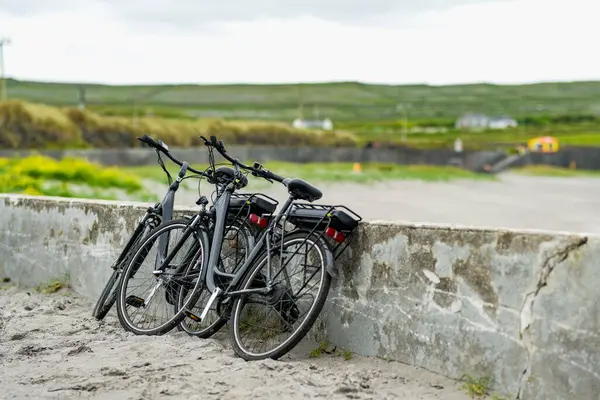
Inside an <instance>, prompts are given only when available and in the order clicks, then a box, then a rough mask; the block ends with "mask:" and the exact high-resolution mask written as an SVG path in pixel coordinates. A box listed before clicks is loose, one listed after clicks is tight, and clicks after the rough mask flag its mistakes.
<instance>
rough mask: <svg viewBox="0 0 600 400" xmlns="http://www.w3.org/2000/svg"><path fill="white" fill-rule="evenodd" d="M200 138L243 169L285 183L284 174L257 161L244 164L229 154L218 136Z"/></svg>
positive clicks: (269, 179)
mask: <svg viewBox="0 0 600 400" xmlns="http://www.w3.org/2000/svg"><path fill="white" fill-rule="evenodd" d="M200 138H201V139H202V140H204V144H205V145H206V146H212V147H214V148H215V150H217V151H218V152H219V154H221V155H222V156H223V158H225V159H226V160H227V161H229V162H230V163H232V164H235V165H237V166H238V167H240V168H242V169H245V170H247V171H250V172H251V173H252V175H254V176H258V177H261V178H264V179H266V180H268V181H277V182H279V183H283V181H284V180H285V178H284V177H283V176H280V175H277V174H274V173H273V172H271V171H269V170H268V169H264V168H262V166H261V165H260V164H258V163H256V162H255V163H254V165H255V166H254V167H251V166H249V165H246V164H244V163H243V162H241V161H240V160H238V159H237V158H233V157H231V156H229V154H227V150H225V145H224V144H223V141H222V140H219V141H217V138H216V136H211V137H210V140H207V139H206V138H205V137H204V136H200Z"/></svg>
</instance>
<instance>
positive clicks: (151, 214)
mask: <svg viewBox="0 0 600 400" xmlns="http://www.w3.org/2000/svg"><path fill="white" fill-rule="evenodd" d="M138 140H140V141H141V142H142V143H145V144H147V145H148V146H150V147H151V148H153V149H154V150H155V151H156V154H157V156H158V164H159V165H160V166H161V168H162V169H163V171H164V172H165V174H166V175H167V179H168V182H169V189H168V190H167V193H166V194H165V197H164V198H163V199H162V201H161V202H159V203H156V204H155V205H154V206H152V207H148V209H147V210H146V213H145V214H144V216H143V217H142V218H141V220H140V222H139V223H138V225H137V227H136V228H135V230H134V232H133V234H132V235H131V237H130V238H129V241H128V242H127V243H126V244H125V247H124V248H123V250H122V251H121V254H119V257H118V258H117V259H116V260H115V262H114V263H113V264H112V265H111V268H112V269H113V272H112V275H111V276H110V278H109V280H108V282H107V283H106V285H105V286H104V289H103V290H102V293H101V294H100V297H99V298H98V301H97V302H96V305H95V307H94V310H93V312H92V316H93V317H94V318H96V319H98V320H102V319H104V317H105V316H106V314H108V312H109V311H110V309H111V308H112V306H113V305H114V304H115V301H116V288H117V282H118V281H119V276H120V274H121V271H122V269H123V266H124V265H127V263H128V262H129V260H130V258H131V257H130V256H131V250H132V249H134V248H135V246H136V245H137V244H138V243H139V242H140V240H142V239H143V238H144V237H146V236H147V235H148V233H149V232H150V231H151V230H152V229H154V228H156V227H157V226H159V225H160V224H161V222H168V221H170V220H172V218H173V206H174V203H175V192H177V190H178V189H179V185H180V183H181V182H182V180H183V179H184V176H185V174H186V172H187V171H188V170H189V171H191V172H193V173H195V174H197V175H201V176H203V175H204V172H202V171H198V170H195V169H194V168H191V167H189V166H188V163H187V162H185V161H184V162H182V161H179V160H177V159H176V158H174V157H173V156H172V155H171V154H170V153H169V147H168V146H167V145H166V144H165V143H163V142H162V141H160V140H159V141H155V140H154V139H152V138H151V137H149V136H148V135H144V136H142V137H141V138H138ZM161 153H162V154H164V155H166V156H167V157H168V158H169V159H171V161H173V162H174V163H175V164H177V165H179V166H180V167H181V168H180V170H179V173H178V174H177V179H176V180H175V181H173V178H172V176H171V174H170V173H169V171H168V170H167V168H166V167H165V164H164V162H163V160H162V157H161Z"/></svg>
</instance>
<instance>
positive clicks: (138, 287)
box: [117, 219, 209, 335]
mask: <svg viewBox="0 0 600 400" xmlns="http://www.w3.org/2000/svg"><path fill="white" fill-rule="evenodd" d="M188 225H189V220H185V219H183V220H174V221H170V222H168V223H166V224H163V225H161V226H159V227H158V228H156V229H154V230H152V231H151V232H150V233H149V235H148V237H147V238H145V239H144V240H143V241H142V242H141V243H140V245H139V246H138V247H137V248H136V250H135V253H134V255H133V257H132V258H131V261H130V263H129V264H128V265H127V267H126V268H125V269H124V270H123V274H122V276H121V283H120V284H119V286H118V292H117V313H118V316H119V321H120V322H121V325H122V326H123V328H125V329H126V330H128V331H130V332H133V333H135V334H136V335H162V334H164V333H167V332H169V331H170V330H171V329H173V328H174V327H175V326H177V324H179V322H181V320H182V319H183V318H184V317H185V312H186V310H187V309H188V307H190V306H192V305H194V304H195V302H196V301H197V299H198V296H199V295H200V294H201V288H202V287H203V284H204V283H203V282H202V281H201V279H200V272H202V268H205V266H206V264H207V262H208V255H209V241H208V235H207V233H206V231H205V230H204V228H203V227H200V226H197V227H195V228H194V229H193V231H192V232H191V234H189V235H187V233H186V232H188V233H189V231H188V229H191V228H188ZM184 235H187V237H185V236H184ZM161 239H162V240H164V242H165V243H166V244H167V245H166V253H165V255H166V256H167V257H169V256H170V255H171V253H174V252H175V253H174V257H173V258H172V260H171V261H170V262H169V265H168V266H167V267H166V268H165V269H164V270H163V271H162V272H160V271H158V272H157V271H156V268H158V267H159V266H160V265H157V264H156V260H157V258H158V247H159V242H160V241H161ZM180 242H181V243H180ZM177 247H178V248H177ZM180 297H183V299H180ZM177 304H180V305H181V306H180V307H177V306H176V305H177Z"/></svg>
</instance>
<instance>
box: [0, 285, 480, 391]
mask: <svg viewBox="0 0 600 400" xmlns="http://www.w3.org/2000/svg"><path fill="white" fill-rule="evenodd" d="M91 308H92V306H91V305H90V304H89V303H88V302H87V301H85V300H84V299H82V298H80V297H77V296H76V295H75V294H73V293H71V292H59V293H56V294H52V295H42V294H38V293H35V292H26V291H23V290H18V289H15V288H9V289H7V290H6V289H3V290H2V292H0V366H1V368H2V373H1V374H0V388H2V390H1V391H0V398H3V399H25V398H32V399H70V398H77V399H80V398H94V399H111V400H113V399H144V400H149V399H163V398H170V399H190V398H202V399H252V398H256V399H278V400H282V399H285V400H288V399H313V398H324V399H349V398H350V399H411V400H413V399H414V400H416V399H421V400H430V399H444V400H464V399H468V398H469V397H468V396H467V395H466V394H465V393H464V392H463V391H462V390H460V389H459V385H458V384H457V383H455V382H454V381H451V380H449V379H446V378H443V377H440V376H437V375H435V374H432V373H429V372H427V371H424V370H420V369H417V368H414V367H410V366H407V365H404V364H400V363H394V362H386V361H383V360H378V359H373V358H368V357H358V356H355V357H353V358H352V359H351V360H349V361H345V360H344V359H342V358H340V357H335V356H325V357H320V358H308V357H307V356H306V353H304V352H302V351H300V349H297V350H295V353H294V354H292V355H291V356H289V357H286V359H285V360H281V361H273V360H265V361H257V362H250V363H248V362H245V361H243V360H242V359H240V358H237V357H235V356H234V353H233V351H232V350H231V349H230V348H229V346H228V343H227V340H221V339H218V340H212V339H209V340H200V339H196V338H191V337H189V336H187V335H185V334H183V333H171V334H168V335H165V336H161V337H148V336H134V335H131V334H127V333H125V332H124V331H123V330H122V329H121V327H120V326H119V325H118V322H117V320H116V316H115V315H114V314H113V315H111V314H109V316H107V318H106V320H105V321H104V322H102V323H100V322H98V321H95V320H94V319H92V318H90V317H87V316H88V315H89V314H90V312H91ZM308 345H310V344H308V343H305V344H303V346H304V347H305V348H307V347H306V346H308Z"/></svg>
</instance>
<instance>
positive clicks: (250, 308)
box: [231, 232, 333, 361]
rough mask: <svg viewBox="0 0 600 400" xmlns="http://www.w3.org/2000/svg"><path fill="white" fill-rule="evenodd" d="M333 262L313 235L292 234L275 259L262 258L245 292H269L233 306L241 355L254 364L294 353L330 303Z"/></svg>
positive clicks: (240, 299)
mask: <svg viewBox="0 0 600 400" xmlns="http://www.w3.org/2000/svg"><path fill="white" fill-rule="evenodd" d="M332 262H333V258H332V254H331V250H330V248H329V246H328V245H327V244H326V243H325V241H324V240H323V239H322V238H319V237H318V236H317V235H315V234H309V233H308V232H298V233H294V234H290V235H288V236H287V237H285V238H284V240H283V245H282V247H281V248H280V247H276V248H275V249H273V251H272V254H271V256H270V257H269V255H268V254H266V253H265V254H263V255H262V256H261V257H259V259H258V260H257V262H256V263H255V264H254V266H253V267H251V269H250V270H249V271H248V274H247V276H246V278H244V281H243V282H242V284H241V285H240V286H241V287H240V289H242V290H248V289H264V291H265V292H266V293H257V292H253V293H252V294H246V295H243V296H239V297H237V298H236V299H235V301H234V302H233V306H232V311H231V341H232V345H233V349H234V351H235V352H236V354H237V355H239V356H240V357H242V358H243V359H245V360H248V361H249V360H260V359H265V358H272V359H278V358H279V357H281V356H283V355H284V354H286V353H287V352H288V351H290V350H291V349H292V348H294V346H296V344H298V342H299V341H300V340H302V338H304V336H305V335H306V333H307V332H308V331H309V330H310V328H311V327H312V326H313V324H314V322H315V321H316V319H317V317H318V316H319V313H320V312H321V309H322V308H323V305H324V304H325V300H326V299H327V294H328V292H329V287H330V285H331V276H330V275H329V273H328V272H327V269H328V267H329V266H330V265H329V264H330V263H332ZM269 288H270V289H269Z"/></svg>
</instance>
